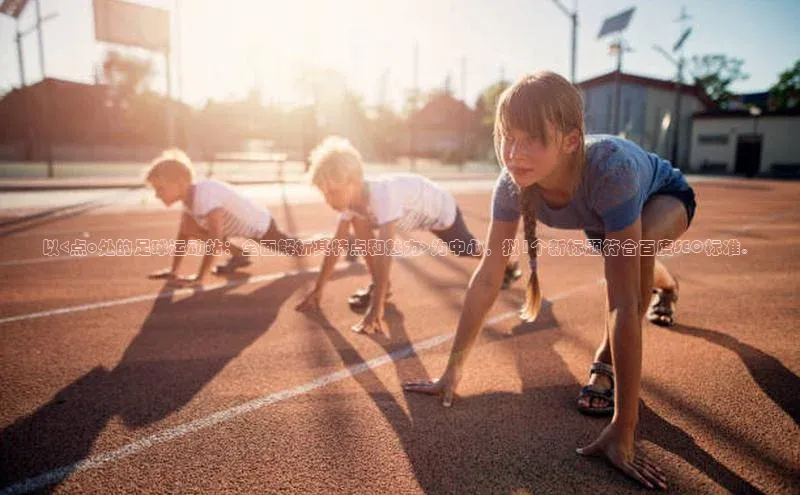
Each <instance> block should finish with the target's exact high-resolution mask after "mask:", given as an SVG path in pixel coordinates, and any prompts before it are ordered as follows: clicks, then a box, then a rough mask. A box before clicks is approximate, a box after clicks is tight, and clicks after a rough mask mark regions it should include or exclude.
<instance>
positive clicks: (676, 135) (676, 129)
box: [653, 45, 684, 168]
mask: <svg viewBox="0 0 800 495" xmlns="http://www.w3.org/2000/svg"><path fill="white" fill-rule="evenodd" d="M653 50H655V51H657V52H658V53H660V54H661V55H663V56H664V58H666V59H667V60H669V61H670V62H671V63H672V64H673V65H675V67H676V69H677V71H678V72H677V75H676V76H675V117H674V118H673V120H674V121H675V126H674V127H673V128H672V129H673V132H672V154H671V160H672V164H673V165H674V166H676V167H679V165H678V144H679V141H680V132H679V131H680V122H681V83H682V82H683V64H684V59H683V57H680V58H679V59H678V60H675V59H674V58H673V57H672V56H671V55H670V54H669V53H668V52H667V51H666V50H664V49H663V48H661V47H660V46H658V45H653ZM679 168H680V167H679Z"/></svg>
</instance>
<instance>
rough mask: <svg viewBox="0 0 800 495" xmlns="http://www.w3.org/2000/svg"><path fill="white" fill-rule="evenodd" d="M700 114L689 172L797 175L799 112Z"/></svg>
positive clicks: (799, 161)
mask: <svg viewBox="0 0 800 495" xmlns="http://www.w3.org/2000/svg"><path fill="white" fill-rule="evenodd" d="M753 108H754V109H753V110H752V111H744V110H739V111H730V112H699V113H697V114H695V115H694V118H693V125H692V151H691V159H690V164H689V170H690V171H692V172H707V173H729V174H743V175H746V176H748V177H752V176H755V175H772V176H797V175H800V108H795V109H791V110H784V111H775V112H762V111H761V110H760V109H758V108H757V107H753Z"/></svg>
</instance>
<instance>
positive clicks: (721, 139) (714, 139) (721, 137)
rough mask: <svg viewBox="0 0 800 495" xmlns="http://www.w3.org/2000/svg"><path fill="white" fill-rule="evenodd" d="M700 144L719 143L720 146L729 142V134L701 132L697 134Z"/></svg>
mask: <svg viewBox="0 0 800 495" xmlns="http://www.w3.org/2000/svg"><path fill="white" fill-rule="evenodd" d="M697 143H698V144H717V145H720V146H723V145H726V144H728V135H727V134H700V135H698V136H697Z"/></svg>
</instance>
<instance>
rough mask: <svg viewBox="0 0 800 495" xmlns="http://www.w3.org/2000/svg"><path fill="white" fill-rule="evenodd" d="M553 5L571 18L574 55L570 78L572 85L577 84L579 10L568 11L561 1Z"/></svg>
mask: <svg viewBox="0 0 800 495" xmlns="http://www.w3.org/2000/svg"><path fill="white" fill-rule="evenodd" d="M553 3H554V4H556V7H558V8H559V9H561V12H563V13H564V14H566V16H567V17H569V18H570V21H571V22H572V55H571V57H570V63H569V64H570V78H571V80H572V84H575V83H576V82H577V81H576V80H575V57H576V55H575V48H576V43H577V34H578V9H577V8H575V10H574V11H572V12H570V11H569V10H567V8H566V7H564V5H563V4H562V3H561V2H560V1H559V0H553Z"/></svg>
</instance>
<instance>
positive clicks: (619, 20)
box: [597, 7, 636, 38]
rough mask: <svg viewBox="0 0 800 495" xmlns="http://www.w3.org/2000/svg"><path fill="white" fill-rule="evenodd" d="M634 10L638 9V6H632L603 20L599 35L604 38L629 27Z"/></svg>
mask: <svg viewBox="0 0 800 495" xmlns="http://www.w3.org/2000/svg"><path fill="white" fill-rule="evenodd" d="M634 10H636V7H631V8H629V9H628V10H626V11H624V12H622V13H619V14H617V15H615V16H613V17H609V18H608V19H606V20H605V21H603V26H602V27H601V28H600V34H598V35H597V37H598V38H602V37H603V36H606V35H609V34H612V33H617V32H619V31H622V30H623V29H625V28H626V27H628V24H629V23H630V22H631V17H633V11H634Z"/></svg>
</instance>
